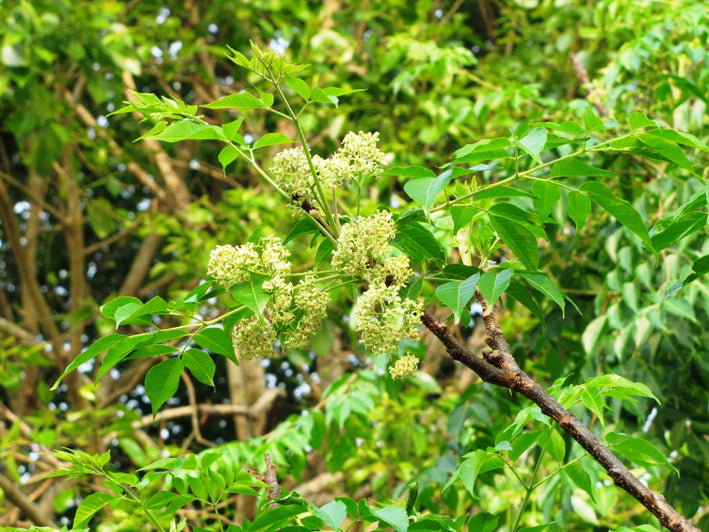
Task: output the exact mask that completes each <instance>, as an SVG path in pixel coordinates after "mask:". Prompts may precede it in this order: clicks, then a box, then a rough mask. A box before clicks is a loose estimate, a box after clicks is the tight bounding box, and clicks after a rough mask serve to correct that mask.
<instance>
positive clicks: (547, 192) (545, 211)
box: [532, 181, 561, 220]
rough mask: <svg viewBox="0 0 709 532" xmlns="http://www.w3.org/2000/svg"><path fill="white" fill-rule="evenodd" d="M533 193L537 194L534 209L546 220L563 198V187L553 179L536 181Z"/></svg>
mask: <svg viewBox="0 0 709 532" xmlns="http://www.w3.org/2000/svg"><path fill="white" fill-rule="evenodd" d="M532 193H534V196H535V197H534V210H536V211H537V214H538V215H539V218H540V219H541V220H545V219H546V218H547V217H548V216H549V214H550V213H551V211H552V209H554V205H556V203H557V202H558V201H559V199H561V187H560V186H559V185H558V184H556V183H554V182H553V181H535V182H534V185H533V186H532Z"/></svg>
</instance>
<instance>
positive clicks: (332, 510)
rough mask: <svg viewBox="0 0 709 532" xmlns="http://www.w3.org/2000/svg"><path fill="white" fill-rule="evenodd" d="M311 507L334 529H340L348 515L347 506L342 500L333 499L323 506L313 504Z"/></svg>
mask: <svg viewBox="0 0 709 532" xmlns="http://www.w3.org/2000/svg"><path fill="white" fill-rule="evenodd" d="M310 509H311V510H312V512H313V513H314V514H315V515H316V516H317V517H319V518H320V519H322V521H323V523H324V524H325V525H326V526H329V527H330V528H332V529H333V530H339V529H340V525H341V524H342V522H343V521H344V520H345V517H347V506H346V505H345V503H343V502H340V501H331V502H329V503H327V504H326V505H324V506H322V507H321V508H318V507H317V506H315V505H314V504H311V505H310Z"/></svg>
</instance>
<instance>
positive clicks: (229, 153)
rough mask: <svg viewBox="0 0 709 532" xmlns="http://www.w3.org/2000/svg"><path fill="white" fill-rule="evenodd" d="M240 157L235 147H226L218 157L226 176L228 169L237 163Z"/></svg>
mask: <svg viewBox="0 0 709 532" xmlns="http://www.w3.org/2000/svg"><path fill="white" fill-rule="evenodd" d="M239 157H240V155H239V152H238V151H237V150H236V148H234V147H233V146H225V147H224V148H222V150H221V151H220V152H219V155H218V156H217V159H218V160H219V162H220V163H221V165H222V172H224V175H226V167H227V166H229V165H230V164H231V163H233V162H234V161H236V160H237V159H238V158H239Z"/></svg>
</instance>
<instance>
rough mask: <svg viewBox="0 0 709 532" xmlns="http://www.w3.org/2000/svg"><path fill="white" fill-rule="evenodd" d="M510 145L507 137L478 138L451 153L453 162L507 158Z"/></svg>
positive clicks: (461, 162)
mask: <svg viewBox="0 0 709 532" xmlns="http://www.w3.org/2000/svg"><path fill="white" fill-rule="evenodd" d="M510 146H512V143H511V142H510V141H509V139H506V138H502V137H498V138H494V139H484V140H479V141H478V142H476V143H474V144H466V145H465V146H463V147H462V148H460V149H458V150H456V151H455V152H454V153H453V156H452V157H453V163H455V164H465V163H476V162H480V161H488V160H491V159H508V158H510V157H512V156H511V155H510V153H509V151H508V150H507V148H509V147H510Z"/></svg>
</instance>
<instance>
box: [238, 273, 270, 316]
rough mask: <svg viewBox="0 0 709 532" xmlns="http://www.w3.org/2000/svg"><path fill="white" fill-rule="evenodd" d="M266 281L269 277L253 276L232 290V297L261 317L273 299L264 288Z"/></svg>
mask: <svg viewBox="0 0 709 532" xmlns="http://www.w3.org/2000/svg"><path fill="white" fill-rule="evenodd" d="M266 279H268V277H267V276H265V275H252V276H251V279H250V280H249V281H247V282H245V283H241V284H238V285H236V286H234V287H233V288H232V289H231V295H232V296H234V299H236V300H237V301H238V302H239V303H241V304H242V305H245V306H246V308H248V309H250V310H251V311H252V312H253V313H254V314H258V315H259V316H260V315H261V314H262V313H263V309H264V308H266V304H267V303H268V299H269V298H270V297H271V296H269V295H268V294H267V293H266V292H265V291H264V290H263V288H262V285H263V282H264V281H265V280H266Z"/></svg>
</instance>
